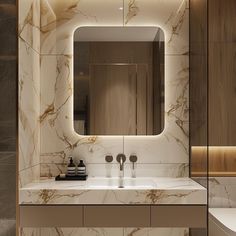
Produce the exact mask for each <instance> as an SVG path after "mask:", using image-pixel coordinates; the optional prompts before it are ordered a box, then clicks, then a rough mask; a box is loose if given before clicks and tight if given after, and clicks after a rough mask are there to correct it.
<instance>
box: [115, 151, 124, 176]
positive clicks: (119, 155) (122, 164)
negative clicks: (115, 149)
mask: <svg viewBox="0 0 236 236" xmlns="http://www.w3.org/2000/svg"><path fill="white" fill-rule="evenodd" d="M116 160H117V162H119V163H120V177H122V178H123V177H124V163H125V161H126V156H125V154H123V153H120V154H118V155H117V157H116Z"/></svg>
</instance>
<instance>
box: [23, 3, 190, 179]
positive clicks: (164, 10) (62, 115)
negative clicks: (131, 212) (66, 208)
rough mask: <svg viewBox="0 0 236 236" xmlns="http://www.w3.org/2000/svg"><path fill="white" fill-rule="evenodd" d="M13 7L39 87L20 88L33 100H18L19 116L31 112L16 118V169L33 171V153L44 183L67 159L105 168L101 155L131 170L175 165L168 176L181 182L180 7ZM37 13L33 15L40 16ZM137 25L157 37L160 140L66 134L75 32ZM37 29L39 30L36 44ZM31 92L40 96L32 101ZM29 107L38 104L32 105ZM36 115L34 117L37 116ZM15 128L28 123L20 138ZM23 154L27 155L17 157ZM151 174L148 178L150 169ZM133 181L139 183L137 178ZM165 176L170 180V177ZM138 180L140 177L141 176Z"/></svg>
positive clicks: (184, 121) (184, 124)
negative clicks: (161, 56) (161, 77)
mask: <svg viewBox="0 0 236 236" xmlns="http://www.w3.org/2000/svg"><path fill="white" fill-rule="evenodd" d="M21 1H22V4H21V5H22V6H21V8H20V23H19V27H20V35H19V36H20V39H21V44H25V45H28V47H29V50H28V51H32V50H34V51H35V53H33V54H34V60H35V61H37V62H36V63H35V62H34V63H33V65H34V67H35V68H34V69H33V71H34V76H36V75H39V74H40V83H39V79H38V78H37V79H36V78H35V81H34V82H35V83H34V82H33V83H32V81H30V80H29V84H30V83H31V85H24V87H26V86H28V87H27V88H26V90H29V91H30V88H34V89H35V88H36V93H34V95H33V96H32V98H31V100H29V99H25V98H26V97H27V96H28V95H26V94H24V95H23V96H22V97H21V95H20V100H21V101H20V104H21V103H22V104H21V106H22V107H24V108H23V109H22V110H23V111H24V110H27V109H28V108H29V107H30V106H31V105H33V104H34V106H33V107H34V108H33V107H32V108H33V109H32V111H31V114H30V113H29V112H28V114H27V115H25V114H26V113H25V112H21V111H20V117H21V124H20V125H21V128H20V131H21V132H22V133H21V134H20V135H21V136H20V140H23V139H25V143H24V145H23V146H22V147H21V149H23V151H21V152H22V154H21V155H22V156H23V158H20V160H21V162H22V161H23V164H22V166H24V168H25V167H26V166H27V165H28V166H30V165H33V166H35V165H36V164H37V163H38V159H37V153H38V152H40V156H41V160H40V162H41V165H42V166H41V168H40V169H41V174H42V175H43V176H44V175H46V176H50V175H54V170H55V173H60V171H61V169H62V168H64V166H65V165H66V163H67V162H68V156H69V155H73V156H75V159H76V160H78V159H80V158H82V159H85V162H86V164H88V165H90V164H102V163H105V161H104V157H105V155H106V154H112V155H114V156H116V155H117V154H118V153H119V152H125V154H127V155H130V154H131V153H136V154H137V155H138V158H139V159H138V161H139V163H142V164H143V163H146V164H153V163H158V164H166V163H168V164H176V166H177V169H178V171H174V172H173V173H176V174H177V175H178V176H179V175H181V174H179V173H185V174H186V175H187V173H186V171H184V172H183V171H182V170H180V169H181V168H182V167H181V165H182V166H185V164H187V163H188V158H189V157H188V155H189V151H188V139H189V137H188V136H189V134H188V125H189V117H188V112H189V111H188V67H189V66H188V56H187V54H188V50H189V49H188V12H189V4H188V1H187V0H175V1H164V2H163V1H160V0H158V1H148V2H147V1H144V0H139V1H136V0H132V1H127V0H125V1H122V0H115V1H108V2H107V1H105V0H99V1H95V0H89V1H88V0H86V1H85V0H81V1H78V0H69V1H62V0H60V1H55V0H30V1H26V0H21ZM104 4H105V5H106V7H105V8H104ZM38 9H40V14H39V10H38ZM39 16H40V17H39ZM39 18H40V19H39ZM39 23H40V24H39ZM145 25H146V26H160V27H161V28H162V29H163V30H164V32H165V39H166V48H165V55H166V59H165V62H166V68H165V72H166V75H165V77H166V78H165V79H166V85H165V90H166V91H165V96H166V97H165V102H166V103H165V114H166V118H165V129H164V132H163V133H162V134H160V135H158V136H148V137H122V136H112V137H111V136H98V137H93V136H80V135H78V134H76V133H75V132H74V129H73V110H72V109H73V65H72V61H73V32H74V30H75V29H76V28H78V27H83V26H125V27H128V26H145ZM38 29H40V37H39V30H38ZM24 47H25V48H26V46H24ZM31 49H32V50H31ZM39 51H40V54H41V55H40V59H39V58H38V55H37V56H36V52H39ZM26 52H27V50H22V52H20V54H21V55H23V54H24V55H23V57H27V53H26ZM29 57H30V56H28V58H29ZM36 58H37V59H36ZM38 63H40V70H38ZM26 70H28V73H29V74H30V73H31V72H32V71H31V72H30V68H28V69H26ZM35 71H36V72H35ZM27 83H28V82H27ZM20 87H21V83H20ZM39 87H40V93H38V88H39ZM23 91H24V90H23ZM31 91H32V89H31ZM21 93H22V91H21V92H20V94H21ZM28 94H29V93H28ZM38 95H39V96H38ZM23 97H24V99H25V100H24V101H23ZM37 99H39V101H40V104H38V103H37V102H38V101H36V100H37ZM22 101H23V102H22ZM27 103H28V104H27ZM25 106H26V107H25ZM27 106H28V108H27ZM38 109H39V110H40V111H39V113H40V114H38ZM24 115H25V116H24ZM29 117H31V118H32V117H33V119H31V118H30V119H29ZM23 120H24V121H25V120H26V121H27V120H30V122H31V123H33V124H31V127H30V129H31V130H28V131H24V132H23V130H24V129H23V125H22V121H23ZM36 120H37V121H36ZM38 123H39V124H40V128H39V129H38V127H39V126H38ZM27 127H29V126H28V125H27ZM33 130H37V131H33ZM27 132H28V133H27ZM39 133H41V134H40V141H38V139H37V138H38V135H39ZM32 134H33V136H32ZM24 135H25V136H24ZM29 137H34V138H35V139H36V140H34V142H37V144H36V145H34V147H35V149H34V150H33V149H32V148H30V146H28V147H27V145H29V143H28V144H27V140H29ZM36 137H37V138H36ZM40 142H41V144H40V148H39V143H40ZM39 149H40V151H39ZM26 150H27V152H28V153H27V154H25V153H26ZM30 152H31V153H32V152H33V153H34V154H33V161H32V159H30V158H26V159H27V161H30V163H29V162H28V163H29V164H27V161H26V160H24V159H25V158H24V156H27V155H28V154H30ZM23 153H24V155H23ZM31 161H32V163H31ZM25 163H26V164H25ZM178 165H179V166H178ZM176 166H175V168H174V169H176ZM153 167H154V166H153ZM155 167H156V166H155ZM159 167H160V166H159ZM103 168H104V167H103ZM179 168H180V169H179ZM52 169H54V170H52ZM56 169H57V170H56ZM91 170H92V168H91ZM47 171H48V173H47ZM140 171H141V169H140ZM152 172H155V171H154V169H153V170H152ZM52 173H53V174H52ZM114 173H116V172H114ZM141 173H142V175H143V174H144V171H141ZM173 173H172V174H170V175H171V176H172V175H173ZM146 174H147V175H148V172H147V173H146Z"/></svg>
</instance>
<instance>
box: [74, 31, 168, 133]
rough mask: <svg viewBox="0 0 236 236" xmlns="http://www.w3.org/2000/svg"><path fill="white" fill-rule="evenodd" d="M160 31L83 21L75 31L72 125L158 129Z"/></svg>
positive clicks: (88, 129)
mask: <svg viewBox="0 0 236 236" xmlns="http://www.w3.org/2000/svg"><path fill="white" fill-rule="evenodd" d="M164 67H165V66H164V33H163V31H162V30H161V29H160V28H157V27H83V28H78V29H77V30H76V31H75V33H74V129H75V131H76V132H77V133H78V134H80V135H157V134H160V133H161V132H162V131H163V129H164Z"/></svg>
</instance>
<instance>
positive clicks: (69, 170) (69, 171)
mask: <svg viewBox="0 0 236 236" xmlns="http://www.w3.org/2000/svg"><path fill="white" fill-rule="evenodd" d="M75 170H76V166H75V164H74V162H73V159H72V157H71V158H70V163H69V165H68V167H67V175H68V176H75Z"/></svg>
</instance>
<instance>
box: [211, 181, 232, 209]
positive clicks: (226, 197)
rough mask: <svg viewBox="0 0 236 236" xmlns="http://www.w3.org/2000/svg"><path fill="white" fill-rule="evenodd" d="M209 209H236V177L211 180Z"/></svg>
mask: <svg viewBox="0 0 236 236" xmlns="http://www.w3.org/2000/svg"><path fill="white" fill-rule="evenodd" d="M209 207H225V208H228V207H230V208H231V207H236V177H211V178H209Z"/></svg>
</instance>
